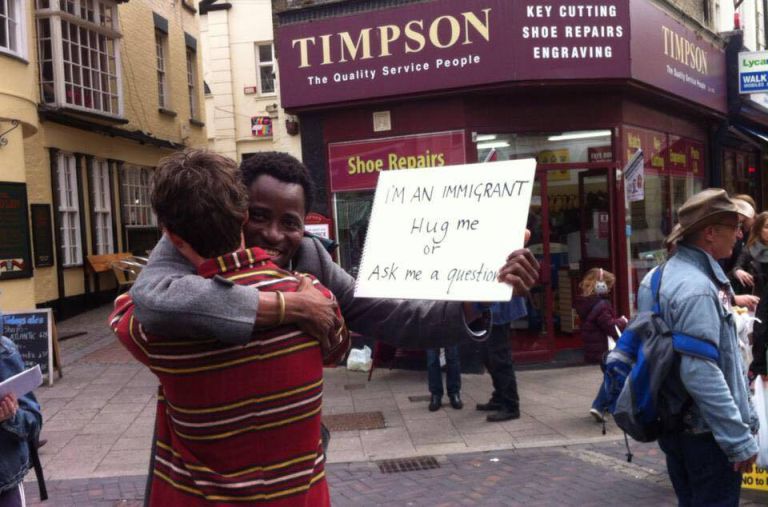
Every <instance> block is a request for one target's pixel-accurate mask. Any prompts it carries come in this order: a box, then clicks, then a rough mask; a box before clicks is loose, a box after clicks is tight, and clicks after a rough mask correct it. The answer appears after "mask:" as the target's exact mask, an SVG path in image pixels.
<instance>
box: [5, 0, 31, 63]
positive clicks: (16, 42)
mask: <svg viewBox="0 0 768 507" xmlns="http://www.w3.org/2000/svg"><path fill="white" fill-rule="evenodd" d="M24 4H25V2H24V0H0V53H8V54H11V55H14V56H18V57H20V58H25V57H26V56H27V51H26V40H25V39H26V37H25V34H24V27H25V23H26V21H25V9H26V7H25V5H24Z"/></svg>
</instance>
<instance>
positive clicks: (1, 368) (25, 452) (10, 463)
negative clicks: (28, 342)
mask: <svg viewBox="0 0 768 507" xmlns="http://www.w3.org/2000/svg"><path fill="white" fill-rule="evenodd" d="M2 318H3V317H2V313H0V321H2ZM23 370H24V362H23V361H22V359H21V355H20V354H19V351H18V349H17V348H16V345H14V343H13V342H12V341H11V340H9V339H8V338H6V337H5V336H2V335H0V380H5V379H7V378H8V377H12V376H13V375H15V374H17V373H19V372H21V371H23ZM42 424H43V416H42V414H41V413H40V405H38V404H37V400H36V399H35V395H34V394H32V393H29V394H27V395H25V396H22V397H21V398H19V409H18V410H17V411H16V415H14V416H13V417H12V418H11V419H8V420H6V421H3V422H2V423H0V493H2V492H3V491H6V490H9V489H11V488H13V487H15V486H16V485H17V484H19V483H20V482H21V480H22V479H23V478H24V476H25V475H26V473H27V470H29V445H28V443H27V442H29V441H37V438H38V435H39V433H40V428H41V427H42Z"/></svg>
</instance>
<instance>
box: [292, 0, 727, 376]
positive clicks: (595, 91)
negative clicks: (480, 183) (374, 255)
mask: <svg viewBox="0 0 768 507" xmlns="http://www.w3.org/2000/svg"><path fill="white" fill-rule="evenodd" d="M385 5H386V7H384V6H385ZM680 16H681V15H680V14H676V13H671V12H667V11H665V10H663V9H662V8H661V7H660V6H659V5H658V4H657V3H655V2H652V1H650V0H613V1H610V0H609V1H601V2H596V3H595V4H589V5H587V4H583V5H574V4H572V3H570V2H567V1H566V0H553V1H551V2H548V3H546V4H543V3H540V2H534V1H507V0H483V1H477V0H471V1H470V0H434V1H423V2H404V1H388V2H375V1H357V2H335V3H329V4H325V5H318V6H314V7H311V8H297V9H290V10H286V11H283V12H279V13H278V30H277V41H278V42H277V49H278V55H277V56H278V62H279V71H280V83H281V91H282V95H281V96H282V100H283V106H284V107H285V108H287V109H288V110H289V111H290V112H291V113H293V114H296V115H297V116H298V117H299V121H300V125H301V134H302V150H303V159H304V162H305V163H306V164H307V166H308V167H309V168H310V169H311V171H312V173H313V177H314V178H315V180H316V183H317V186H318V188H319V189H320V192H319V194H320V195H319V196H318V199H317V201H318V204H317V205H316V209H315V210H314V211H317V212H319V213H321V214H323V215H326V216H328V217H330V218H331V221H332V227H331V229H332V234H333V235H334V236H335V239H336V240H337V241H339V243H340V248H339V253H338V260H339V262H340V264H341V265H342V266H343V267H344V268H345V269H347V270H348V271H350V272H351V273H352V274H355V273H356V270H357V266H358V263H359V261H360V254H361V252H362V246H363V242H364V239H365V234H366V231H367V223H368V216H369V213H370V209H371V205H372V200H373V189H374V187H375V184H376V179H377V177H378V174H379V173H380V172H381V171H384V170H407V169H417V168H418V167H424V166H442V165H452V164H462V163H470V162H482V161H490V160H506V159H515V158H527V157H535V158H536V159H537V160H538V165H537V177H536V186H535V189H534V195H533V199H532V204H531V209H530V213H529V221H528V224H529V228H530V229H531V231H532V238H531V241H530V243H529V246H530V248H531V249H532V250H533V251H534V253H535V254H536V255H537V257H538V258H539V260H540V262H541V263H542V272H541V283H540V284H539V286H538V287H537V288H536V289H535V290H534V291H532V293H531V295H530V297H529V298H528V308H529V312H528V313H529V314H528V316H527V317H526V318H524V319H520V320H519V321H516V322H514V323H513V324H512V327H513V328H515V333H514V337H513V339H512V343H513V351H514V355H515V359H516V360H518V361H523V362H526V361H550V360H553V359H556V358H557V357H558V353H559V352H560V351H562V350H568V349H572V350H577V349H579V348H580V347H581V346H582V342H581V338H580V336H579V332H578V327H579V322H578V319H577V318H576V317H575V312H574V310H573V307H572V304H573V299H574V297H575V296H576V291H577V285H578V282H579V280H580V278H581V274H583V273H584V272H586V270H587V269H589V268H591V267H602V268H603V269H605V270H608V271H610V272H612V273H614V274H615V275H616V277H617V285H616V287H615V290H614V292H613V295H612V299H613V303H614V305H615V307H616V310H617V311H618V312H619V313H622V314H625V315H629V314H630V313H631V312H632V311H633V308H634V305H635V302H634V294H635V293H636V290H637V285H638V282H639V280H640V279H642V277H643V275H644V274H645V273H647V271H648V270H649V269H650V268H651V267H653V266H654V265H656V263H657V262H659V260H661V259H663V258H664V255H665V249H664V245H663V239H664V237H665V236H666V235H667V234H668V233H669V231H670V230H671V228H672V226H673V224H674V222H675V220H676V216H675V210H676V209H677V208H678V207H679V206H680V205H681V204H682V203H683V202H684V201H685V200H686V199H687V198H688V197H689V196H690V195H692V194H693V193H695V192H697V191H698V190H700V189H702V188H705V187H707V186H709V185H711V184H712V183H713V182H715V183H717V182H719V181H720V175H721V167H720V166H721V162H720V160H715V159H713V157H712V153H713V146H714V145H715V144H716V143H717V137H718V132H720V131H721V130H722V127H723V123H724V122H725V121H726V116H727V100H726V69H725V67H726V62H725V51H724V44H723V43H722V41H720V40H719V39H717V38H716V37H715V36H713V35H712V34H710V33H708V32H706V30H705V29H703V28H701V27H699V26H697V25H696V23H695V22H693V21H691V20H687V19H681V17H680ZM637 149H642V151H643V154H644V163H643V170H642V172H641V178H640V185H639V186H638V184H637V183H638V181H637V180H636V179H635V180H633V192H631V194H632V198H631V200H629V199H628V198H627V197H626V195H625V178H624V175H623V169H624V167H625V165H626V164H627V162H628V161H629V159H630V158H632V156H633V154H634V153H635V151H636V150H637ZM714 174H717V176H714V177H713V175H714ZM499 234H505V231H499ZM392 247H393V248H397V245H393V246H392ZM473 248H474V246H473V245H467V256H470V257H471V255H472V251H473Z"/></svg>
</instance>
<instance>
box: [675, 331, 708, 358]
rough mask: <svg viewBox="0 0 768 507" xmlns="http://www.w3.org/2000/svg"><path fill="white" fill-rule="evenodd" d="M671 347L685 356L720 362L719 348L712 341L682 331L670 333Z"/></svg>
mask: <svg viewBox="0 0 768 507" xmlns="http://www.w3.org/2000/svg"><path fill="white" fill-rule="evenodd" d="M672 347H673V348H674V349H675V352H678V353H680V354H685V355H687V356H693V357H698V358H699V359H706V360H708V361H712V362H715V363H718V362H720V350H718V348H717V347H716V346H715V345H713V344H712V343H710V342H708V341H706V340H702V339H701V338H696V337H695V336H690V335H687V334H683V333H675V332H673V333H672Z"/></svg>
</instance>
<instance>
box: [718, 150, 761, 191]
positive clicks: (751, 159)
mask: <svg viewBox="0 0 768 507" xmlns="http://www.w3.org/2000/svg"><path fill="white" fill-rule="evenodd" d="M757 160H758V157H757V156H755V154H754V153H753V152H751V151H742V150H735V149H730V148H726V149H724V150H723V174H722V182H723V188H724V189H725V190H726V191H727V192H728V193H729V194H731V195H734V194H747V195H751V196H753V197H759V195H760V175H759V173H758V170H757V168H758V166H757Z"/></svg>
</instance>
